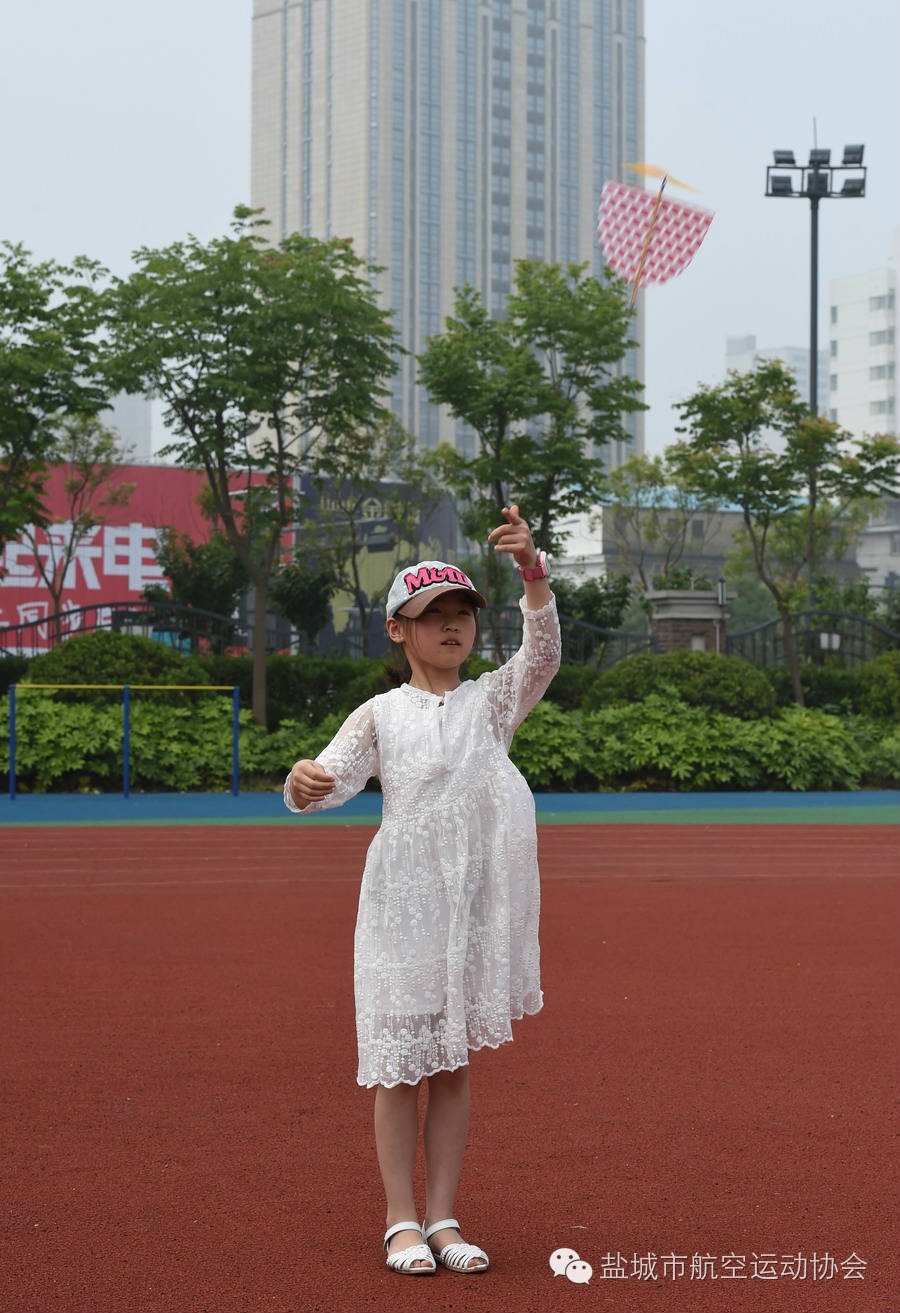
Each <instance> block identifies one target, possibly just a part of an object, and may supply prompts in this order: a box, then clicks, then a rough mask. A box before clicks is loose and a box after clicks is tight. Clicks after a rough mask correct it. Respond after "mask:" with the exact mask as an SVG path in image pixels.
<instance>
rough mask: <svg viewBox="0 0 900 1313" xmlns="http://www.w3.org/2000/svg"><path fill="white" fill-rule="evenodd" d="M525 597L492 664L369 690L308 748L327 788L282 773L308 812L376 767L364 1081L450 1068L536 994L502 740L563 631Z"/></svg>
mask: <svg viewBox="0 0 900 1313" xmlns="http://www.w3.org/2000/svg"><path fill="white" fill-rule="evenodd" d="M521 605H522V611H523V615H524V637H523V642H522V646H521V648H520V649H519V651H518V652H516V654H515V655H514V656H513V657H512V658H511V659H510V660H509V661H508V662H507V663H506V664H505V665H504V666H501V667H500V669H499V670H493V671H490V672H488V673H487V674H484V675H482V676H481V678H480V679H478V680H475V681H472V680H469V681H467V682H465V683H463V684H461V685H460V686H459V688H455V689H453V690H452V691H451V692H449V693H446V694H445V695H444V697H443V698H441V697H439V696H437V695H436V694H434V693H426V692H423V691H422V690H420V689H417V688H411V687H410V686H409V685H408V684H404V685H403V686H402V687H401V688H397V689H393V690H391V692H389V693H382V694H379V695H378V696H377V697H374V698H371V699H370V700H369V701H368V702H366V703H364V704H363V705H362V706H361V707H359V708H358V709H357V710H356V711H355V712H353V714H352V715H351V716H349V717H348V719H347V720H346V721H345V722H344V724H343V725H342V726H341V728H340V730H339V731H338V733H337V734H336V735H335V737H334V739H333V740H332V742H331V743H330V744H329V745H328V747H327V748H326V749H325V750H324V751H323V752H321V753H320V754H319V756H318V758H317V760H318V761H319V762H321V764H322V765H323V766H324V767H325V768H326V770H328V771H329V773H330V774H332V775H334V777H335V781H336V782H335V788H334V792H333V793H332V794H330V795H329V797H328V798H327V799H325V801H324V802H320V803H313V804H311V805H310V806H308V807H306V808H304V809H303V810H302V811H300V809H298V808H297V807H296V806H295V804H294V803H293V801H292V799H291V797H290V793H289V789H288V784H287V783H286V784H285V802H286V804H287V806H288V807H289V808H290V809H291V811H295V812H298V811H299V812H300V814H301V815H308V814H310V813H312V812H316V811H321V810H324V809H325V808H328V807H338V806H340V804H341V803H343V802H346V801H347V799H348V798H352V797H353V795H354V794H356V793H358V792H359V790H360V789H362V788H363V786H364V785H365V783H366V780H368V779H369V778H370V776H373V775H377V776H378V778H379V779H380V780H381V787H382V792H383V795H384V798H383V819H382V824H381V828H380V829H379V831H378V833H377V834H376V835H375V838H374V839H373V840H372V844H371V846H370V848H369V852H368V856H367V858H366V865H365V870H364V872H363V878H362V887H361V889H360V898H359V913H358V916H357V922H356V935H355V968H354V972H355V994H356V1028H357V1038H358V1043H359V1072H358V1075H357V1080H358V1082H359V1084H360V1085H367V1086H373V1085H388V1086H390V1085H397V1084H399V1083H400V1082H406V1083H409V1084H415V1083H417V1082H418V1081H419V1080H421V1078H422V1077H423V1076H428V1075H431V1074H432V1073H433V1072H436V1071H452V1070H454V1069H455V1068H457V1067H460V1066H463V1065H464V1064H465V1063H466V1062H467V1061H468V1052H469V1050H470V1049H480V1048H482V1047H483V1046H485V1045H489V1046H490V1047H491V1048H496V1047H497V1046H498V1045H499V1044H502V1043H504V1042H505V1041H507V1040H511V1039H512V1027H511V1022H512V1021H513V1020H517V1019H519V1018H520V1017H522V1016H523V1015H524V1014H525V1013H534V1012H537V1011H538V1010H539V1009H540V1007H541V1004H542V1002H543V996H542V994H541V988H540V970H539V967H540V960H539V959H540V955H539V948H538V913H539V908H540V883H539V877H538V866H537V834H536V829H535V815H534V799H533V798H532V796H531V791H530V790H529V788H528V785H527V784H526V782H525V780H524V779H523V777H522V776H521V775H520V774H519V772H518V771H517V770H516V768H515V766H514V765H513V764H512V762H511V761H510V760H509V756H508V751H509V745H510V743H511V741H512V737H513V734H514V732H515V730H516V728H517V726H518V725H520V724H521V723H522V721H523V720H524V719H525V717H526V715H527V714H528V712H529V711H530V710H531V708H532V707H533V706H534V705H535V704H536V703H537V702H538V701H539V700H540V698H541V697H542V695H543V694H544V692H545V691H546V689H547V686H548V685H549V683H550V681H551V679H552V678H553V676H554V674H555V673H556V671H557V669H558V667H559V657H560V639H559V621H558V618H557V614H556V603H555V601H554V600H552V599H551V601H550V602H549V604H548V605H547V606H545V607H542V608H541V609H540V610H537V611H529V610H527V608H526V607H525V603H524V599H523V601H522V603H521Z"/></svg>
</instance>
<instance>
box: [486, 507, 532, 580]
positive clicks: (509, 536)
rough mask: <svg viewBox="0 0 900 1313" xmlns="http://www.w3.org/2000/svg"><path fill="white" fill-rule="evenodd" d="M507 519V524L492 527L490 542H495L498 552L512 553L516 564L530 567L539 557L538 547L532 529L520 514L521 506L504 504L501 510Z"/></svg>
mask: <svg viewBox="0 0 900 1313" xmlns="http://www.w3.org/2000/svg"><path fill="white" fill-rule="evenodd" d="M501 514H502V516H503V518H504V519H505V520H506V523H505V524H499V525H498V526H497V528H496V529H492V530H491V532H490V533H489V534H488V542H489V543H493V545H494V548H495V550H496V551H498V552H509V553H511V554H512V556H513V558H514V560H515V562H516V565H521V566H522V567H523V569H526V570H527V569H529V568H530V567H531V566H533V565H534V564H535V563H536V562H537V559H538V554H537V548H536V547H535V545H534V540H533V538H532V537H531V530H530V529H529V527H528V525H527V524H526V523H525V521H524V520H523V519H522V517H521V515H520V514H519V508H518V506H516V505H515V504H513V505H512V506H504V507H503V510H502V512H501Z"/></svg>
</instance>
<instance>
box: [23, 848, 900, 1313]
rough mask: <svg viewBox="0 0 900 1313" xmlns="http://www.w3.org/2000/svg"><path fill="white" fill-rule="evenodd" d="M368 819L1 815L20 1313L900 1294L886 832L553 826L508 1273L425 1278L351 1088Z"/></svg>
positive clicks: (472, 1155) (507, 1193) (740, 1301)
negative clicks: (553, 1263) (407, 1263)
mask: <svg viewBox="0 0 900 1313" xmlns="http://www.w3.org/2000/svg"><path fill="white" fill-rule="evenodd" d="M370 833H371V832H370V831H369V830H367V829H364V828H357V827H348V828H346V829H343V828H329V829H324V828H312V827H306V828H304V827H303V826H302V825H298V826H297V828H296V829H293V828H284V827H272V828H257V827H247V828H229V827H222V828H209V829H198V828H194V827H189V828H183V829H179V828H159V827H152V828H150V827H148V828H146V829H140V828H106V829H104V828H97V829H82V828H77V829H75V828H73V829H70V830H66V829H47V830H39V829H11V830H6V831H5V832H4V835H3V848H2V870H3V874H2V880H0V885H2V887H0V910H2V916H0V952H2V958H0V960H2V963H3V966H4V968H5V977H6V979H5V985H4V988H3V991H2V1003H0V1024H2V1034H3V1037H4V1038H3V1048H2V1052H3V1065H4V1068H5V1077H4V1081H3V1095H2V1098H3V1114H4V1135H3V1153H2V1159H3V1177H4V1191H5V1195H6V1201H5V1206H4V1209H3V1228H2V1235H3V1239H2V1263H3V1274H2V1282H0V1309H2V1310H3V1311H4V1313H32V1311H36V1313H51V1311H52V1313H56V1311H57V1310H65V1311H66V1313H93V1311H95V1310H98V1311H101V1313H130V1311H132V1310H134V1311H136V1313H157V1311H158V1313H170V1311H173V1310H174V1311H176V1313H201V1311H202V1313H232V1311H237V1310H242V1311H244V1313H262V1311H263V1310H278V1311H280V1313H294V1311H302V1313H318V1311H319V1310H321V1311H322V1313H356V1310H386V1309H390V1310H391V1311H392V1313H406V1311H407V1310H420V1309H426V1310H432V1309H433V1310H453V1311H454V1313H457V1311H459V1313H469V1311H470V1313H489V1311H490V1313H493V1311H496V1313H550V1311H552V1313H556V1310H569V1309H583V1308H591V1309H603V1310H612V1311H614V1313H644V1310H654V1313H656V1311H657V1310H660V1311H662V1313H666V1311H668V1310H679V1311H682V1310H683V1311H684V1313H745V1311H746V1310H761V1311H763V1313H820V1311H821V1313H897V1310H898V1309H900V1295H898V1292H900V1272H898V1264H897V1259H896V1253H895V1249H896V1215H897V1190H896V1175H895V1172H896V1166H895V1165H896V1117H895V1094H896V1058H895V1053H896V1049H895V1042H896V1035H897V1029H896V1010H897V1008H896V1005H897V998H898V990H897V981H896V967H897V962H898V956H900V955H898V952H897V944H896V921H897V918H896V910H897V904H896V896H897V887H896V877H897V875H898V858H897V847H896V842H897V830H896V829H892V828H889V827H875V826H872V827H856V826H839V827H833V828H829V827H821V828H820V827H812V826H793V825H792V826H785V827H783V828H781V827H763V826H733V827H725V826H718V825H717V826H714V827H709V828H705V827H694V828H688V827H684V826H682V825H675V826H665V825H653V826H640V825H635V826H620V825H616V826H609V827H605V826H603V825H592V826H583V827H576V826H573V827H562V826H553V827H549V826H548V827H546V828H545V829H543V830H542V831H541V848H542V872H543V877H544V895H543V912H542V947H543V975H544V988H545V992H546V1004H545V1007H544V1010H543V1012H542V1013H541V1014H540V1015H539V1016H537V1017H532V1018H527V1019H525V1020H524V1021H523V1022H521V1023H518V1024H517V1027H516V1042H515V1043H514V1044H511V1045H505V1046H503V1047H502V1048H501V1049H499V1050H497V1051H496V1052H491V1051H486V1052H483V1053H480V1054H475V1055H474V1056H473V1061H472V1074H473V1094H474V1100H473V1118H472V1128H471V1135H470V1147H469V1150H468V1153H467V1158H466V1165H465V1169H464V1176H463V1182H462V1187H461V1192H460V1199H459V1215H460V1217H461V1220H462V1224H463V1231H464V1234H465V1235H466V1236H467V1237H468V1238H471V1239H473V1240H475V1241H477V1242H478V1243H481V1244H483V1245H484V1246H485V1247H486V1248H487V1249H488V1251H489V1253H490V1254H491V1257H492V1261H493V1268H492V1270H491V1271H490V1272H489V1273H487V1274H486V1275H483V1276H477V1277H472V1278H466V1277H462V1276H455V1275H453V1274H451V1273H448V1272H440V1273H439V1274H438V1276H437V1277H434V1278H425V1279H424V1280H423V1279H410V1278H406V1277H399V1276H396V1275H394V1274H392V1273H390V1272H389V1271H388V1270H387V1269H386V1268H385V1266H384V1263H383V1256H382V1254H381V1250H380V1239H381V1233H382V1231H383V1203H382V1198H381V1191H380V1183H379V1180H378V1175H377V1168H376V1163H375V1156H374V1149H373V1144H372V1136H371V1130H370V1114H371V1101H372V1093H371V1091H363V1090H360V1089H359V1088H358V1087H357V1086H356V1083H355V1037H354V1030H353V1002H352V975H351V970H352V932H353V923H354V917H355V905H356V893H357V887H358V878H359V872H360V869H361V863H362V857H363V852H364V848H365V845H366V843H367V842H368V839H369V836H370ZM561 1247H569V1248H572V1249H574V1250H576V1251H577V1252H578V1253H580V1255H581V1257H582V1258H583V1259H584V1260H586V1261H587V1262H588V1263H590V1264H591V1265H592V1267H593V1269H594V1274H593V1277H592V1279H591V1281H590V1283H589V1284H588V1285H586V1286H577V1285H574V1284H573V1283H572V1282H570V1281H569V1280H567V1279H566V1277H565V1276H564V1275H563V1276H556V1277H554V1275H553V1274H552V1272H551V1270H550V1267H549V1265H548V1259H549V1256H550V1254H551V1252H552V1251H554V1250H556V1249H559V1248H561ZM650 1254H655V1255H656V1256H657V1266H656V1280H653V1279H651V1277H650V1276H649V1274H648V1275H645V1276H643V1277H641V1276H636V1275H634V1270H635V1266H637V1269H638V1271H640V1270H641V1266H640V1262H639V1261H638V1260H640V1259H643V1258H644V1257H645V1256H647V1255H650ZM694 1254H699V1255H702V1256H711V1258H710V1259H709V1260H708V1261H707V1263H706V1265H705V1268H704V1267H702V1266H701V1271H704V1270H705V1272H706V1275H700V1276H697V1277H695V1278H694V1279H691V1278H690V1276H689V1273H690V1263H691V1256H692V1255H694ZM618 1255H621V1264H622V1265H621V1267H620V1270H621V1271H622V1272H623V1273H624V1275H623V1276H621V1277H616V1276H613V1275H611V1274H612V1272H614V1271H615V1270H616V1264H617V1262H618V1261H619V1260H618V1258H617V1256H618ZM670 1255H674V1256H678V1257H680V1256H683V1257H684V1258H685V1260H686V1268H685V1271H684V1275H683V1276H681V1275H674V1276H673V1272H674V1273H677V1272H678V1271H679V1268H678V1266H677V1262H676V1259H674V1258H670V1260H669V1262H668V1264H666V1262H665V1260H666V1256H670ZM735 1255H736V1256H738V1257H741V1256H743V1258H744V1259H745V1261H746V1266H745V1268H744V1272H745V1274H746V1276H745V1278H744V1279H741V1277H740V1276H737V1275H735V1276H728V1275H727V1273H728V1272H733V1273H737V1272H739V1271H740V1268H739V1266H738V1265H737V1264H736V1260H734V1259H732V1262H731V1263H730V1264H725V1263H724V1258H725V1257H726V1256H735ZM754 1255H756V1256H757V1258H756V1259H754ZM798 1255H799V1256H801V1258H805V1259H806V1260H807V1267H806V1269H805V1275H802V1273H803V1268H802V1264H801V1262H800V1260H799V1259H798V1258H797V1257H796V1256H798ZM813 1255H817V1256H819V1259H820V1266H819V1267H818V1268H817V1269H816V1277H815V1279H814V1274H813V1268H812V1266H811V1265H810V1261H811V1260H812V1257H813ZM851 1255H856V1256H857V1257H859V1258H861V1259H862V1260H864V1261H865V1263H866V1264H867V1266H866V1268H865V1269H864V1273H865V1274H864V1277H863V1279H862V1280H852V1279H847V1278H846V1276H845V1274H846V1273H847V1272H848V1271H849V1270H850V1269H848V1267H847V1266H846V1261H847V1260H848V1259H849V1258H850V1257H851ZM789 1256H793V1266H792V1263H791V1262H789V1261H786V1260H788V1257H789ZM826 1256H830V1257H831V1259H832V1260H833V1261H834V1263H835V1265H836V1266H835V1268H834V1271H833V1275H831V1277H830V1278H829V1277H828V1273H829V1272H830V1271H831V1270H832V1269H831V1267H830V1264H829V1259H828V1257H826ZM754 1262H755V1263H756V1267H755V1268H754V1267H753V1264H754ZM842 1265H844V1266H842ZM644 1271H645V1272H646V1268H645V1269H644ZM754 1271H755V1273H756V1275H751V1273H753V1272H754ZM791 1271H793V1272H795V1273H796V1275H793V1276H792V1275H790V1272H791ZM604 1272H607V1273H608V1275H606V1276H604ZM713 1272H716V1273H717V1274H718V1275H717V1276H716V1277H715V1278H714V1277H713V1276H712V1273H713ZM773 1272H774V1273H775V1276H774V1278H773V1277H772V1275H771V1274H772V1273H773ZM766 1274H769V1275H766Z"/></svg>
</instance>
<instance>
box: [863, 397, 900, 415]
mask: <svg viewBox="0 0 900 1313" xmlns="http://www.w3.org/2000/svg"><path fill="white" fill-rule="evenodd" d="M895 404H896V403H895V401H894V398H893V397H885V398H884V399H883V400H881V401H870V402H869V414H870V415H893V413H894V406H895Z"/></svg>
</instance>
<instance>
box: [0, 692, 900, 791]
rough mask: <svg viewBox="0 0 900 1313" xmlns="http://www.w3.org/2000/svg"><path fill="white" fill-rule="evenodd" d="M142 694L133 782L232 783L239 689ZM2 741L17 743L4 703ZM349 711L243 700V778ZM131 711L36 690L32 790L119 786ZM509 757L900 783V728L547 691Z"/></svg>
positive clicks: (557, 786)
mask: <svg viewBox="0 0 900 1313" xmlns="http://www.w3.org/2000/svg"><path fill="white" fill-rule="evenodd" d="M154 697H155V695H146V696H144V697H143V698H142V697H140V696H136V697H135V700H134V703H133V706H132V728H131V741H132V758H131V780H132V785H133V787H134V788H135V789H147V790H154V789H157V790H158V789H163V790H179V791H180V790H197V789H199V790H210V789H211V790H215V789H226V788H228V787H229V785H230V780H231V705H230V699H229V698H228V697H227V696H226V697H217V696H216V695H214V694H210V695H208V696H207V697H206V698H205V699H204V700H203V701H202V702H199V703H198V704H197V705H196V706H194V707H187V706H184V707H173V706H161V705H160V704H159V702H157V701H154V700H152V699H153V698H154ZM3 713H4V714H3V725H2V729H0V749H3V750H6V749H8V743H7V731H6V716H5V708H3ZM341 719H342V716H341V715H340V714H338V713H337V712H332V713H331V714H330V715H329V716H328V717H326V718H325V719H323V720H322V721H320V722H319V724H318V725H309V724H308V723H306V722H305V721H283V722H282V724H281V725H280V726H279V728H278V729H277V730H275V731H273V732H271V733H268V734H267V733H266V732H265V731H264V730H262V729H261V728H260V727H259V726H258V725H256V724H254V723H253V722H252V720H251V718H250V714H249V712H246V711H244V712H241V720H240V753H241V783H242V787H244V788H271V789H277V788H279V787H280V784H281V781H282V780H283V778H284V775H285V774H286V772H287V771H288V769H289V768H290V766H291V765H292V763H293V762H294V761H296V760H297V759H298V758H299V757H313V756H315V755H316V754H317V753H318V752H319V751H321V749H322V748H323V747H324V746H325V744H326V743H327V742H328V741H329V740H330V739H331V738H332V736H333V735H334V733H335V731H336V730H337V728H338V726H339V725H340V723H341ZM121 737H122V722H121V708H120V707H119V705H118V704H117V703H112V704H109V705H107V706H106V707H99V706H91V705H87V704H81V705H78V704H74V705H70V704H67V703H64V702H61V701H60V700H59V699H58V697H52V696H50V695H47V694H40V693H34V694H33V695H29V696H27V697H23V698H22V699H21V701H20V703H19V711H18V774H19V783H20V787H21V788H22V790H23V791H25V790H34V791H47V790H51V791H63V792H67V791H80V790H96V789H101V790H102V789H110V790H115V789H117V788H118V787H119V784H120V782H121V778H122V746H121ZM511 756H512V759H513V761H514V762H515V763H516V765H517V766H518V767H519V769H520V770H521V771H522V773H523V774H524V775H525V777H526V779H527V780H528V782H529V784H530V785H531V787H532V788H533V789H537V790H573V789H576V790H577V789H587V790H597V789H600V790H641V789H647V790H665V791H668V790H674V791H684V792H689V791H696V790H702V791H715V790H750V789H856V788H859V787H861V786H873V787H898V786H900V729H898V728H897V727H896V726H895V725H890V726H888V727H885V725H884V724H882V723H879V722H876V721H873V720H870V719H868V718H865V717H854V718H850V719H848V720H840V719H839V718H838V717H836V716H831V715H828V714H827V713H825V712H821V711H817V710H815V709H810V708H803V707H790V708H787V709H785V710H783V711H779V712H777V713H776V714H775V715H773V716H771V717H767V718H765V719H761V720H758V721H746V720H740V719H738V718H737V717H736V716H726V715H723V714H721V713H719V712H714V713H708V712H706V711H704V710H703V709H701V708H697V707H691V706H688V705H687V704H685V703H683V702H679V701H676V700H674V699H672V698H670V697H662V696H660V695H659V694H651V695H650V696H649V697H648V698H646V699H644V701H643V702H640V703H634V704H628V705H618V706H611V707H603V708H600V709H598V710H595V711H582V710H575V711H564V710H563V709H562V708H561V707H557V706H555V705H554V704H553V703H552V702H546V701H545V702H542V703H540V704H539V705H538V706H537V707H536V708H535V709H534V711H533V712H532V713H531V715H530V716H529V717H528V718H527V720H526V721H525V723H524V724H523V725H522V726H521V727H520V729H519V731H518V732H517V734H516V736H515V739H514V740H513V745H512V752H511Z"/></svg>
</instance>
